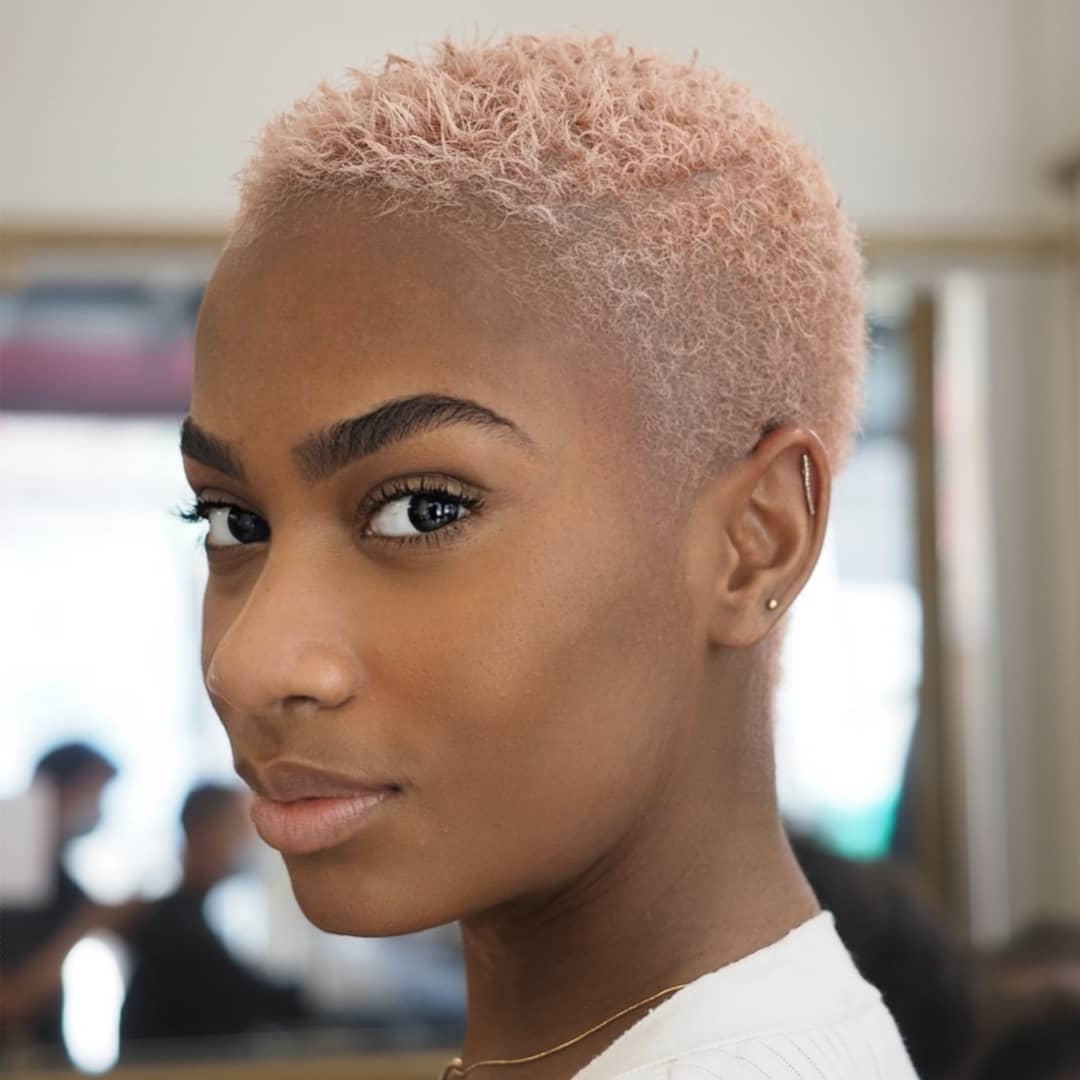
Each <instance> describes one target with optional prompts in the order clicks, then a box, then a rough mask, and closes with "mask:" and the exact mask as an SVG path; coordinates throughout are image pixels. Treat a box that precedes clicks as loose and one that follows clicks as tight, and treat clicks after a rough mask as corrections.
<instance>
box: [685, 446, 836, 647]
mask: <svg viewBox="0 0 1080 1080" xmlns="http://www.w3.org/2000/svg"><path fill="white" fill-rule="evenodd" d="M804 455H805V456H806V458H807V466H808V468H807V469H806V473H807V475H806V476H805V477H804V465H803V457H804ZM807 487H809V492H808V491H807ZM831 491H832V477H831V469H830V465H829V455H828V451H827V450H826V449H825V446H824V444H823V443H822V441H821V439H820V438H818V436H817V434H815V433H814V432H813V431H810V430H809V429H807V428H800V427H795V426H794V425H787V426H785V427H781V428H777V429H775V430H773V431H771V432H770V433H769V434H768V435H766V436H765V437H764V438H762V440H761V442H759V443H758V445H757V447H756V448H755V449H754V451H753V453H752V454H751V455H750V456H749V457H748V458H745V459H744V460H742V461H739V462H738V463H737V464H735V465H734V466H732V467H731V468H730V469H727V470H725V472H723V473H722V474H720V475H719V476H717V477H716V478H715V479H714V480H713V481H712V482H710V483H709V484H708V485H707V486H706V487H705V489H704V490H703V491H702V493H701V495H700V496H699V498H698V502H697V505H696V506H695V507H694V511H693V515H692V522H691V541H692V544H693V553H694V572H693V580H694V582H695V586H696V587H698V588H699V590H700V592H699V595H700V596H701V599H702V600H703V602H704V603H705V605H706V610H705V612H704V615H705V624H706V628H707V632H708V636H709V642H710V643H711V644H713V645H719V646H727V647H729V648H747V647H749V646H751V645H755V644H757V642H759V641H760V640H761V639H762V638H764V637H765V635H766V634H768V632H769V631H770V630H771V629H772V627H773V626H775V625H776V623H777V622H778V621H779V619H780V618H781V616H782V615H783V614H784V612H785V611H786V610H787V608H788V607H789V606H790V605H791V602H792V601H793V600H794V599H795V597H796V596H798V594H799V592H800V591H801V590H802V587H803V586H804V585H805V584H806V581H807V579H808V578H809V577H810V573H811V571H812V570H813V569H814V566H815V564H816V563H817V560H818V556H819V554H820V553H821V545H822V542H823V540H824V538H825V525H826V522H827V520H828V513H829V499H830V496H831ZM811 507H812V508H813V512H811ZM771 600H776V601H777V603H776V605H775V607H773V608H772V609H771V610H770V608H769V602H770V601H771Z"/></svg>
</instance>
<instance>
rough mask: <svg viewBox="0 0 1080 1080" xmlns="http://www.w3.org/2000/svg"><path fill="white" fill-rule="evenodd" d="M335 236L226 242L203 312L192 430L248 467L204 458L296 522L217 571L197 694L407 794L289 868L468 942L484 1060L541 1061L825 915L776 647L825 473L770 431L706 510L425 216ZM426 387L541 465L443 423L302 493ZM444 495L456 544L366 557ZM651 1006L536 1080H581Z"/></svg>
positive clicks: (277, 523) (365, 929)
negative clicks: (396, 511)
mask: <svg viewBox="0 0 1080 1080" xmlns="http://www.w3.org/2000/svg"><path fill="white" fill-rule="evenodd" d="M322 221H323V223H324V224H323V225H322V226H321V227H316V228H312V229H308V230H307V231H303V232H301V233H300V235H296V236H293V237H291V238H288V239H277V238H264V239H260V240H256V241H255V242H254V243H253V244H251V245H249V246H245V247H242V248H241V247H233V248H231V249H229V250H227V251H226V253H225V255H224V256H223V258H222V260H221V262H220V264H219V266H218V268H217V271H216V273H215V275H214V278H213V281H212V283H211V285H210V288H209V290H208V292H207V295H206V298H205V301H204V305H203V309H202V314H201V317H200V324H199V332H198V346H197V364H196V376H195V389H194V396H193V401H192V407H191V416H192V419H193V420H194V421H195V423H197V425H198V426H199V428H200V429H202V430H203V431H205V432H207V433H209V434H211V435H212V436H214V437H216V438H218V439H221V440H225V441H226V442H228V444H229V445H230V447H231V449H232V452H233V455H234V457H235V459H236V461H237V462H238V463H239V464H240V465H241V466H242V468H243V470H244V471H245V476H246V479H245V480H244V481H242V482H241V481H238V480H236V479H234V478H230V477H228V476H225V475H223V474H222V473H221V472H219V471H218V470H216V469H214V468H210V467H208V466H206V465H205V464H201V463H200V462H198V461H195V460H193V459H192V458H190V457H186V458H185V468H186V470H187V474H188V478H189V480H190V482H191V485H192V487H193V489H194V491H195V492H196V493H197V494H198V495H200V496H203V497H211V498H218V499H223V500H225V501H227V502H231V503H235V504H237V505H239V506H242V507H244V508H247V509H249V510H253V511H255V512H256V513H257V514H258V515H259V516H260V517H261V518H262V519H264V520H265V521H266V522H267V523H269V526H270V528H271V531H272V535H271V539H270V540H269V542H261V543H253V544H250V545H247V546H244V547H241V548H235V547H233V548H227V549H223V550H218V551H213V552H211V553H210V564H211V574H210V580H209V585H208V588H207V592H206V598H205V621H204V632H203V636H204V643H203V668H204V673H205V678H206V682H207V686H208V689H209V690H210V693H211V696H212V699H213V702H214V705H215V708H216V709H217V711H218V714H219V715H220V717H221V719H222V721H223V723H224V725H225V728H226V731H227V733H228V736H229V739H230V741H231V744H232V747H233V751H234V755H235V758H236V761H237V766H238V768H239V770H240V771H241V774H242V775H243V774H245V773H247V774H248V775H250V773H251V770H252V769H258V768H260V767H263V766H265V765H266V763H268V762H269V761H271V760H273V759H282V758H283V759H288V760H290V761H294V762H302V763H305V764H308V765H312V766H316V767H320V768H324V769H333V770H336V771H344V772H347V773H350V774H352V775H356V776H358V777H362V778H364V779H367V780H370V781H373V782H378V783H389V782H392V783H395V784H398V785H400V787H401V792H400V794H398V795H396V796H395V797H393V798H391V799H390V800H388V801H387V802H386V803H384V804H383V805H382V806H380V807H379V808H378V809H377V810H376V811H375V813H374V814H373V815H372V817H371V818H370V819H369V820H368V821H367V823H366V825H365V827H363V828H362V829H361V830H360V832H358V833H357V834H356V835H355V836H354V837H352V838H351V839H350V840H348V841H347V842H345V843H343V844H341V845H340V846H339V847H337V848H334V849H333V850H329V851H324V852H319V853H316V854H313V855H305V856H290V857H287V858H286V862H287V865H288V869H289V873H290V876H291V879H292V883H293V888H294V891H295V893H296V896H297V899H298V901H299V903H300V905H301V907H302V908H303V910H304V912H305V913H306V914H307V916H308V917H309V918H310V919H311V920H312V921H313V922H314V923H316V924H317V925H319V926H321V927H323V928H324V929H327V930H330V931H333V932H337V933H346V934H357V935H376V934H378V935H381V934H397V933H404V932H408V931H413V930H417V929H420V928H422V927H428V926H432V925H436V924H439V923H444V922H448V921H451V920H454V919H460V920H461V922H462V927H463V934H464V944H465V956H466V964H467V972H468V981H469V1015H468V1033H467V1037H466V1042H465V1046H464V1049H463V1052H462V1056H463V1058H464V1060H465V1062H466V1063H467V1064H468V1063H471V1062H473V1061H476V1060H479V1059H484V1058H490V1057H515V1056H524V1055H528V1054H532V1053H535V1052H537V1051H539V1050H543V1049H546V1048H547V1047H549V1046H552V1045H555V1044H557V1043H559V1042H561V1041H564V1040H566V1039H568V1038H570V1037H572V1036H574V1035H576V1034H578V1033H579V1032H581V1031H582V1030H584V1029H586V1028H588V1027H590V1026H591V1025H593V1024H594V1023H597V1022H599V1021H600V1020H603V1019H605V1018H606V1017H607V1016H609V1015H610V1014H612V1013H614V1012H617V1011H618V1010H619V1009H621V1008H623V1007H625V1006H627V1005H630V1004H632V1003H633V1002H635V1001H637V1000H639V999H641V998H644V997H646V996H648V995H649V994H651V993H654V992H655V991H657V990H660V989H663V988H664V987H667V986H670V985H672V984H676V983H681V982H685V981H688V980H691V979H693V978H695V977H697V976H699V975H701V974H703V973H705V972H707V971H710V970H713V969H715V968H717V967H720V966H722V965H724V964H726V963H729V962H731V961H733V960H735V959H738V958H740V957H742V956H745V955H746V954H748V953H750V952H753V951H754V950H756V949H759V948H761V947H763V946H765V945H767V944H770V943H772V942H774V941H776V940H777V939H779V938H780V937H782V936H783V935H784V934H785V933H786V932H787V931H788V930H790V929H792V928H793V927H795V926H797V925H799V924H800V923H802V922H804V921H805V920H806V919H808V918H810V917H811V916H812V915H813V914H815V912H816V911H817V910H818V907H817V903H816V900H815V898H814V896H813V894H812V892H811V891H810V888H809V886H808V885H807V884H806V882H805V879H804V878H803V876H802V874H801V872H800V871H799V869H798V867H797V864H796V863H795V861H794V858H793V857H792V855H791V852H790V850H789V848H788V845H787V842H786V839H785V837H784V835H783V831H782V828H781V824H780V819H779V814H778V810H777V806H776V799H775V793H774V779H773V765H772V751H771V709H770V703H769V698H770V692H769V688H768V687H767V686H766V685H764V680H763V678H762V677H761V676H760V675H759V674H758V673H759V671H760V668H761V663H760V661H761V657H760V655H759V652H760V650H759V649H757V648H756V647H755V646H757V644H758V643H759V642H760V641H761V640H762V639H763V638H764V636H765V635H766V634H767V633H768V631H769V630H770V629H771V628H772V627H773V626H774V625H775V623H776V622H777V620H778V619H779V618H780V617H781V616H782V614H783V612H784V610H785V609H786V608H787V606H788V605H789V604H790V603H791V601H792V600H793V599H794V597H795V596H796V595H797V594H798V592H799V590H800V589H801V588H802V586H803V584H804V583H805V581H806V579H807V577H808V576H809V574H810V572H811V570H812V568H813V566H814V564H815V562H816V560H817V557H818V553H819V551H820V548H821V543H822V539H823V534H824V528H825V523H826V520H827V516H828V503H829V490H830V481H829V466H828V459H827V454H826V451H825V449H824V447H823V446H822V444H821V442H820V440H819V439H818V438H817V436H816V435H815V434H814V433H813V432H811V431H809V430H807V429H804V428H795V427H785V428H781V429H778V430H776V431H773V432H772V433H771V434H769V435H768V436H767V437H765V438H764V439H763V440H762V442H761V443H760V444H759V446H758V447H757V449H756V451H755V452H754V454H753V455H752V456H751V457H748V458H746V459H745V460H743V461H740V462H739V463H738V464H737V465H736V466H735V467H733V468H730V469H728V470H726V471H725V472H723V473H722V474H720V475H717V476H714V477H710V478H708V481H707V482H706V483H704V484H702V485H699V486H697V487H696V488H694V491H695V494H694V496H693V498H692V500H684V502H683V504H682V505H679V504H678V503H677V501H676V499H675V496H674V491H675V489H676V487H677V486H678V483H679V482H681V481H682V480H683V479H684V478H682V477H667V478H665V477H664V476H663V475H657V473H656V470H655V469H653V468H652V467H651V466H650V465H649V464H648V463H647V462H645V461H642V460H641V459H642V457H643V455H642V453H641V449H640V446H641V444H640V441H639V440H638V439H637V438H636V428H635V422H636V417H637V414H636V412H635V403H633V402H631V401H630V400H629V399H628V398H627V396H626V393H625V392H624V391H623V390H621V389H620V387H622V386H623V383H624V380H622V379H621V378H619V377H618V371H617V368H616V367H613V366H612V365H615V364H617V360H611V361H610V362H604V363H600V362H598V361H597V357H598V356H602V353H601V352H600V351H599V346H598V343H595V342H593V343H590V342H586V341H583V340H581V339H580V338H574V337H573V336H572V335H571V334H569V333H567V334H565V335H563V336H561V337H560V336H559V335H557V334H554V333H553V332H552V331H551V329H550V327H549V326H548V325H547V324H546V323H545V322H544V321H543V320H541V319H540V318H539V317H538V316H537V315H536V314H535V313H532V312H530V311H528V310H526V309H524V308H523V306H522V305H521V304H520V303H519V302H517V301H515V300H513V299H512V298H511V297H510V296H509V295H508V294H507V293H506V292H505V291H504V290H503V288H502V286H501V284H500V278H499V275H498V274H496V273H494V272H492V271H491V270H489V269H487V268H486V267H485V266H484V265H481V263H480V261H479V260H477V259H476V258H475V257H474V256H471V255H468V254H466V253H465V251H464V250H463V249H462V248H461V247H460V246H458V245H457V244H455V243H454V242H453V241H452V240H451V239H448V238H445V237H441V236H440V235H439V233H438V232H437V230H435V229H434V228H433V227H432V225H431V223H421V222H417V221H416V220H415V219H400V218H393V219H383V220H382V221H381V222H375V223H370V222H369V223H365V222H364V221H363V220H361V219H359V218H356V219H353V220H345V219H342V218H338V219H337V220H333V219H332V218H330V216H329V215H324V216H323V218H322ZM414 394H446V395H453V396H456V397H460V398H465V399H469V400H471V401H475V402H477V403H479V404H481V405H483V406H484V407H486V408H489V409H491V410H493V411H494V412H496V413H497V414H499V415H500V416H502V417H505V418H507V419H509V420H511V421H512V422H513V423H514V424H515V425H516V426H517V427H518V428H519V429H520V431H521V432H523V433H524V434H525V436H526V438H527V442H526V441H525V440H521V439H518V438H516V437H513V436H511V435H509V434H508V433H507V432H506V431H505V430H501V429H498V428H491V429H487V430H485V429H482V428H478V427H475V426H472V425H467V424H463V423H462V424H450V425H446V426H442V427H439V428H437V429H433V430H429V431H427V432H425V433H423V434H420V435H417V436H415V437H413V438H410V439H408V440H405V441H402V442H398V443H395V444H393V445H390V446H387V447H385V448H383V449H382V450H380V451H378V452H377V453H376V454H374V455H372V456H370V457H369V458H365V459H362V460H360V461H357V462H354V463H353V464H351V465H348V466H347V467H346V468H344V469H342V470H341V471H339V472H336V473H334V474H333V475H331V476H329V477H327V478H324V479H320V480H318V481H316V482H311V481H310V480H308V479H304V477H303V475H302V470H301V469H300V468H299V465H298V461H297V459H296V457H295V456H294V455H293V454H292V453H291V448H292V447H294V446H295V445H297V444H299V443H301V441H302V440H304V439H305V437H306V436H309V435H310V434H311V433H312V432H315V431H317V430H319V429H321V428H324V427H325V426H327V425H328V424H331V423H333V422H335V421H339V420H342V419H346V418H348V417H352V416H357V415H360V414H364V413H367V412H370V411H371V410H373V409H375V408H376V407H378V406H380V405H382V404H383V403H385V402H387V401H389V400H393V399H399V398H403V397H407V396H409V395H414ZM803 452H806V453H808V454H809V455H810V456H811V459H812V463H813V476H814V478H815V495H816V499H817V507H818V513H817V515H816V517H811V516H810V515H809V514H808V512H807V506H806V501H805V499H804V496H803V490H802V481H801V475H800V469H799V466H800V456H801V454H802V453H803ZM417 474H437V475H439V476H445V477H448V478H451V479H453V480H455V481H456V486H454V487H453V490H461V486H462V485H465V486H466V488H467V489H468V490H470V491H472V490H475V489H479V490H481V491H482V492H483V493H484V500H485V501H484V505H483V507H481V508H480V509H479V510H477V511H476V512H475V513H474V514H473V515H472V516H469V517H466V518H465V519H464V521H463V522H462V523H461V524H460V525H459V526H458V527H453V526H451V528H450V530H449V531H448V532H447V533H446V535H445V538H444V539H445V542H443V543H427V542H424V541H421V542H419V543H413V544H408V543H405V544H403V543H400V542H396V541H394V540H390V539H386V538H381V537H377V536H371V535H365V532H364V530H365V526H366V524H367V523H366V522H365V521H364V519H363V516H362V515H361V517H360V518H359V519H358V517H357V506H358V504H360V503H361V502H362V500H364V498H365V496H366V495H368V494H369V493H370V492H371V490H372V489H373V488H376V487H377V486H378V485H379V484H381V483H383V482H385V481H386V480H388V479H391V478H395V477H409V476H415V475H417ZM429 536H430V537H431V538H432V539H434V540H439V539H442V538H443V537H441V535H440V534H439V533H435V534H429ZM770 597H776V598H777V599H779V600H780V607H779V608H778V609H777V610H776V611H772V612H770V611H768V610H767V608H766V604H767V601H768V600H769V598H770ZM639 1018H640V1014H635V1015H633V1016H630V1017H628V1018H627V1019H626V1020H624V1021H622V1022H620V1023H619V1024H617V1025H612V1026H610V1027H608V1028H605V1029H604V1031H603V1032H601V1033H598V1034H597V1035H595V1036H593V1037H591V1038H590V1039H588V1040H586V1041H585V1042H583V1043H581V1044H579V1045H577V1046H575V1047H573V1048H572V1049H570V1050H567V1051H564V1052H562V1053H560V1054H558V1055H556V1056H554V1057H552V1058H549V1059H546V1060H544V1061H541V1062H537V1063H536V1064H534V1065H528V1066H520V1067H515V1068H514V1069H513V1070H512V1071H513V1074H514V1077H515V1080H536V1078H552V1077H567V1076H571V1075H573V1073H574V1072H575V1071H576V1070H577V1069H579V1068H581V1067H583V1066H584V1065H585V1064H586V1063H587V1062H588V1061H589V1060H591V1059H592V1058H593V1057H595V1056H596V1055H597V1054H598V1053H599V1052H600V1051H601V1050H603V1049H604V1047H605V1046H606V1045H608V1044H609V1043H610V1042H611V1041H612V1040H613V1039H614V1037H615V1036H616V1035H617V1034H619V1033H620V1032H621V1031H622V1030H624V1029H625V1028H626V1027H628V1026H630V1025H631V1024H632V1023H633V1022H634V1021H635V1020H637V1019H639ZM505 1073H507V1070H506V1069H488V1068H485V1069H481V1070H478V1071H477V1072H476V1073H474V1074H473V1075H474V1076H481V1077H485V1076H488V1075H491V1076H495V1075H503V1074H505Z"/></svg>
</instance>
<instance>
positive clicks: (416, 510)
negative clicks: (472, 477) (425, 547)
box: [364, 479, 480, 540]
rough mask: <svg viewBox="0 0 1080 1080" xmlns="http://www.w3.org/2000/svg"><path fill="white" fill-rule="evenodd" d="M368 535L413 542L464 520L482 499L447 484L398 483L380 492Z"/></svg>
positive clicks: (371, 514) (427, 482)
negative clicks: (449, 487)
mask: <svg viewBox="0 0 1080 1080" xmlns="http://www.w3.org/2000/svg"><path fill="white" fill-rule="evenodd" d="M373 499H374V508H373V509H372V510H371V511H369V516H368V523H367V527H366V528H365V530H364V532H365V535H368V536H378V537H382V538H385V539H388V540H409V539H412V538H416V537H420V536H424V535H426V534H429V533H435V532H439V531H441V530H445V529H447V528H448V526H452V525H457V524H458V523H459V522H462V521H464V519H465V518H467V517H468V516H469V515H470V514H471V513H472V512H473V511H474V510H475V509H476V508H477V507H478V506H479V505H480V500H479V499H478V498H475V497H473V496H471V495H467V494H465V493H463V492H460V493H459V492H454V491H450V490H449V489H448V488H447V486H446V484H445V482H443V483H441V484H439V485H436V484H432V483H431V482H430V481H425V480H422V479H421V480H414V481H394V482H391V484H390V485H388V486H387V488H385V489H383V490H382V491H380V492H377V493H376V494H375V495H374V497H373Z"/></svg>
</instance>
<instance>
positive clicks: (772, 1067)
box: [611, 1003, 918, 1080]
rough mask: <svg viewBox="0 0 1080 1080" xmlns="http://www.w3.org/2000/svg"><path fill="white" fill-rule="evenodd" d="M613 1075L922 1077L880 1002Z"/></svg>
mask: <svg viewBox="0 0 1080 1080" xmlns="http://www.w3.org/2000/svg"><path fill="white" fill-rule="evenodd" d="M611 1080H918V1078H917V1077H916V1074H915V1071H914V1069H913V1067H912V1065H911V1061H910V1058H909V1057H908V1054H907V1051H906V1050H905V1048H904V1045H903V1042H902V1040H901V1038H900V1035H899V1033H898V1032H897V1029H896V1025H895V1024H894V1023H893V1020H892V1017H891V1016H890V1015H889V1013H888V1011H887V1010H886V1009H885V1007H884V1006H883V1005H881V1004H880V1003H874V1004H871V1005H869V1006H868V1007H866V1008H865V1009H863V1010H861V1011H860V1012H859V1013H857V1014H855V1015H852V1016H849V1017H847V1018H845V1019H843V1020H840V1021H837V1022H835V1023H832V1024H827V1025H822V1026H816V1027H811V1028H805V1029H803V1030H796V1031H776V1032H773V1033H762V1034H758V1035H755V1036H753V1037H750V1038H742V1039H732V1040H725V1041H723V1042H719V1043H717V1044H715V1045H712V1046H700V1047H697V1048H696V1049H694V1050H693V1051H690V1052H686V1053H681V1054H678V1055H675V1056H672V1057H670V1058H668V1059H666V1060H663V1061H654V1062H652V1063H650V1064H648V1065H643V1066H641V1067H639V1068H633V1069H629V1070H626V1071H624V1072H620V1073H617V1074H614V1075H613V1076H612V1078H611Z"/></svg>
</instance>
